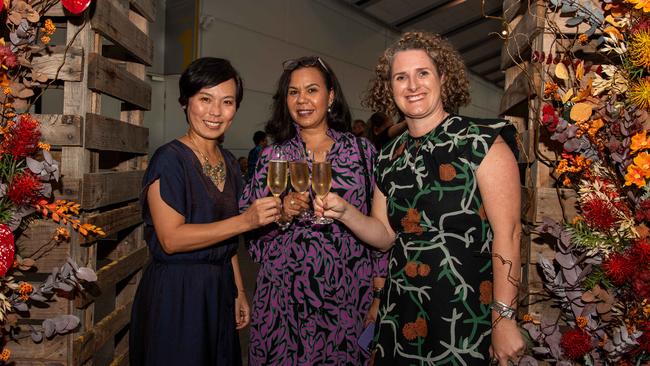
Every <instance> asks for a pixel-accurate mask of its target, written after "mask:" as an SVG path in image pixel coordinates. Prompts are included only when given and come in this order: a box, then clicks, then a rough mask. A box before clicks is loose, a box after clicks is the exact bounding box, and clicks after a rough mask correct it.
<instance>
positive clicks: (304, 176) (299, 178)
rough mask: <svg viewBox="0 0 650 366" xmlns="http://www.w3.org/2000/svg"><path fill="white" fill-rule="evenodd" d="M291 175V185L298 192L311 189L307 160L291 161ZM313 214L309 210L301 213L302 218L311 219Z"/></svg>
mask: <svg viewBox="0 0 650 366" xmlns="http://www.w3.org/2000/svg"><path fill="white" fill-rule="evenodd" d="M289 176H290V178H291V186H292V187H293V189H294V190H295V191H296V192H298V193H301V194H302V193H305V192H307V190H308V189H309V166H308V165H307V162H306V161H305V160H296V161H291V162H289ZM311 217H312V214H311V213H310V212H309V210H304V211H302V212H301V213H300V216H299V218H300V219H301V220H306V219H310V218H311Z"/></svg>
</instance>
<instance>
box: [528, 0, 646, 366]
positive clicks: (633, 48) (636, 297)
mask: <svg viewBox="0 0 650 366" xmlns="http://www.w3.org/2000/svg"><path fill="white" fill-rule="evenodd" d="M547 4H548V11H547V15H548V16H547V17H546V20H547V22H546V24H547V29H550V30H552V31H555V34H556V36H557V39H558V40H557V41H556V43H555V44H554V46H555V47H556V49H557V51H556V54H555V55H552V54H545V53H544V52H541V51H534V52H533V55H532V60H531V62H532V63H533V64H537V65H539V66H541V67H542V68H544V69H547V70H549V71H548V74H549V75H548V77H547V78H546V79H547V80H548V81H546V83H545V85H544V92H543V106H542V109H541V120H540V124H541V125H542V126H543V127H545V130H546V135H547V136H548V137H550V140H552V141H554V142H555V143H557V145H558V146H559V149H560V150H561V152H560V154H559V157H560V159H559V161H557V162H554V161H553V159H547V160H546V163H547V164H553V168H554V173H553V176H554V177H555V178H556V179H557V182H558V186H559V187H564V188H569V189H573V190H574V191H575V192H576V194H577V209H578V215H577V216H576V217H575V218H568V220H565V222H555V221H553V220H551V219H548V218H545V219H544V222H543V224H542V225H541V226H539V227H538V228H537V231H538V233H540V234H542V235H543V237H546V238H552V239H553V247H554V249H555V252H556V253H555V257H554V258H552V259H550V258H545V257H543V256H540V258H539V261H538V263H539V267H540V270H541V272H542V274H543V280H544V286H545V288H546V290H547V293H548V294H550V298H551V299H552V301H553V302H554V303H555V304H556V307H555V308H556V310H558V311H559V315H558V316H551V315H550V314H542V318H541V319H536V318H535V317H534V316H532V315H530V314H527V315H526V316H524V324H523V327H524V329H526V330H527V331H528V334H529V335H530V337H531V342H532V343H533V344H534V346H533V347H532V348H531V350H532V354H531V355H528V356H525V357H523V358H522V359H521V360H520V363H519V364H520V365H536V364H538V360H544V361H550V362H555V363H556V364H557V365H572V364H585V365H642V364H648V362H650V238H649V237H650V229H649V228H648V227H649V226H650V154H649V151H650V136H648V130H650V117H649V116H650V114H649V111H650V1H649V0H593V1H578V0H550V1H548V2H547ZM554 13H562V14H564V15H568V16H569V19H568V20H567V21H566V25H567V26H569V27H571V26H580V25H583V24H586V25H587V27H588V29H589V30H588V31H587V32H585V33H583V34H578V35H576V36H575V37H574V36H568V35H564V34H562V33H561V32H560V31H559V27H557V24H555V23H553V21H552V19H554V18H556V17H552V16H551V15H553V14H554ZM590 42H591V43H592V44H595V45H596V47H597V52H596V54H595V55H592V56H593V57H591V58H590V60H594V59H596V60H599V61H598V63H594V62H591V61H588V60H586V59H585V58H580V57H577V56H576V54H575V53H573V52H572V51H571V50H572V49H574V47H575V46H577V45H578V44H580V45H586V44H587V43H590ZM566 44H570V45H569V46H566ZM542 135H543V134H542ZM538 155H539V156H541V157H542V158H543V154H541V153H540V152H538ZM541 160H544V159H541Z"/></svg>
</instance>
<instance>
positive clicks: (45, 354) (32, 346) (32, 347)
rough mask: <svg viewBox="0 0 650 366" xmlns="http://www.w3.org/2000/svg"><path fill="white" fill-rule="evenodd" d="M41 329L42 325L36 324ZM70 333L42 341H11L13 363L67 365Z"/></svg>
mask: <svg viewBox="0 0 650 366" xmlns="http://www.w3.org/2000/svg"><path fill="white" fill-rule="evenodd" d="M35 328H37V329H40V328H41V327H40V326H35ZM69 337H70V335H66V336H57V337H54V338H52V339H50V340H48V339H44V340H43V341H42V342H41V343H34V342H32V340H31V339H24V340H22V341H21V342H20V343H16V342H11V343H10V344H9V345H8V346H7V347H8V348H9V349H11V359H10V364H11V365H21V366H22V365H34V366H36V365H38V366H41V365H42V366H64V365H67V364H68V363H67V343H68V338H69Z"/></svg>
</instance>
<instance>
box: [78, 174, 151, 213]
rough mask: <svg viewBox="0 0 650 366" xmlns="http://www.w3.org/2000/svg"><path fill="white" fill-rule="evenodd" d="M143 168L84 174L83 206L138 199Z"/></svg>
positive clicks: (90, 206)
mask: <svg viewBox="0 0 650 366" xmlns="http://www.w3.org/2000/svg"><path fill="white" fill-rule="evenodd" d="M143 175H144V171H143V170H136V171H130V172H102V173H88V174H84V178H83V182H82V189H81V191H82V193H81V194H82V196H81V207H82V208H83V209H85V210H89V209H93V208H99V207H103V206H108V205H111V204H114V203H120V202H124V201H128V200H132V199H136V198H138V197H139V195H140V184H141V183H142V177H143Z"/></svg>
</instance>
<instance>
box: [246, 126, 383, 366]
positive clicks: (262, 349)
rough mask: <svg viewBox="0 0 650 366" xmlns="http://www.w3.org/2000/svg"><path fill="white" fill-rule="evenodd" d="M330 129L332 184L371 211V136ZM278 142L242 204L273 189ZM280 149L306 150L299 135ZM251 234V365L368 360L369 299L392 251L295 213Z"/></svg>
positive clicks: (264, 158) (342, 228) (268, 151)
mask: <svg viewBox="0 0 650 366" xmlns="http://www.w3.org/2000/svg"><path fill="white" fill-rule="evenodd" d="M327 133H328V136H330V137H331V138H332V139H333V140H334V145H333V146H332V149H331V150H330V152H329V154H328V160H329V161H330V162H331V163H332V189H331V191H332V192H336V193H337V194H338V195H340V196H341V197H343V198H344V199H345V200H347V201H348V202H350V203H351V204H353V205H355V206H356V207H357V208H359V209H360V210H361V211H362V212H364V213H366V211H367V206H368V205H367V200H369V199H370V197H367V193H366V179H370V180H371V181H369V182H368V183H370V187H372V186H373V182H372V174H373V165H374V161H375V155H376V151H375V149H374V147H373V146H372V145H371V144H370V142H369V141H367V140H365V139H359V140H357V139H356V138H355V137H354V136H353V135H352V134H350V133H340V132H337V131H334V130H332V129H330V130H329V131H328V132H327ZM358 142H360V143H358ZM358 145H361V146H358ZM273 148H274V146H270V147H267V148H266V149H265V150H263V151H262V153H261V155H260V157H259V160H258V163H257V167H256V172H255V175H254V176H253V177H252V179H251V181H250V183H249V184H248V186H247V187H246V188H245V189H244V194H243V197H242V199H241V202H240V208H241V209H245V208H246V207H248V206H250V204H251V203H252V202H254V201H255V200H256V199H258V198H261V197H266V196H269V190H268V188H267V186H266V176H267V169H268V162H269V160H270V155H271V151H272V150H273ZM280 148H281V149H282V151H283V152H284V154H285V155H286V156H289V157H292V156H296V154H297V153H298V152H304V149H305V147H304V144H303V142H302V140H301V139H300V135H299V134H297V135H296V137H294V138H292V139H290V140H288V141H286V142H284V143H283V144H281V145H280ZM360 153H362V154H364V156H365V162H366V166H365V167H364V166H363V163H362V162H363V161H364V159H362V157H361V155H360ZM310 169H311V166H310ZM251 239H252V240H250V241H249V242H248V244H249V252H250V254H251V256H252V257H253V259H254V260H255V261H256V262H259V263H260V264H261V268H260V271H259V274H258V276H257V288H256V291H255V297H254V299H253V310H252V321H251V330H250V334H251V336H250V337H251V339H250V351H249V364H250V365H251V366H254V365H323V364H327V365H363V364H365V363H366V362H367V359H366V358H367V357H366V356H365V355H364V354H363V353H362V352H361V350H360V349H359V346H358V344H357V341H358V338H359V335H360V334H361V332H362V330H363V319H364V317H365V316H366V313H367V311H368V308H369V307H370V304H371V302H372V279H373V277H377V276H380V277H383V276H385V275H386V268H387V262H386V260H387V255H386V254H384V253H381V252H378V251H376V250H373V249H371V248H370V247H369V246H367V245H366V244H364V243H362V242H360V241H359V239H357V238H356V237H355V236H354V235H353V234H352V233H351V232H350V231H349V230H348V229H347V228H346V227H345V226H344V225H342V224H340V223H338V222H336V221H335V222H334V223H332V224H329V225H320V226H313V225H312V224H310V223H304V222H299V221H298V220H295V219H294V221H293V222H292V223H291V226H289V228H288V229H287V230H285V231H280V230H279V229H278V228H277V226H276V225H274V224H272V225H270V226H269V227H267V228H265V229H264V230H260V231H258V232H256V233H254V234H253V235H252V237H251Z"/></svg>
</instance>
